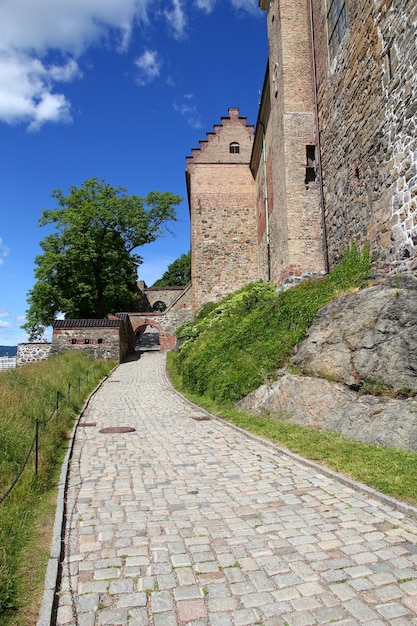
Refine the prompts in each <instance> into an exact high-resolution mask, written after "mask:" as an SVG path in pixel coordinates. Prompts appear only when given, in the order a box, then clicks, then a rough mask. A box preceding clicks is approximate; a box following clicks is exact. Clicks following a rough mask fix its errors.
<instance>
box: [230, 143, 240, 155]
mask: <svg viewBox="0 0 417 626" xmlns="http://www.w3.org/2000/svg"><path fill="white" fill-rule="evenodd" d="M229 152H230V154H238V153H239V152H240V146H239V144H238V143H237V142H236V141H232V143H231V144H230V146H229Z"/></svg>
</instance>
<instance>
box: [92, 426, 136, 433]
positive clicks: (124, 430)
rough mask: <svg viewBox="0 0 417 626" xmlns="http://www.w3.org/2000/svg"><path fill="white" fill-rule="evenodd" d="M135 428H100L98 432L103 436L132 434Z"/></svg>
mask: <svg viewBox="0 0 417 626" xmlns="http://www.w3.org/2000/svg"><path fill="white" fill-rule="evenodd" d="M135 430H136V428H132V427H131V426H110V427H109V428H101V429H100V432H101V433H104V434H110V433H134V432H135Z"/></svg>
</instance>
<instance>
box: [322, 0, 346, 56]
mask: <svg viewBox="0 0 417 626" xmlns="http://www.w3.org/2000/svg"><path fill="white" fill-rule="evenodd" d="M346 29H347V16H346V0H329V2H328V10H327V36H328V44H329V53H330V58H331V59H334V57H335V56H336V53H337V51H338V49H339V46H340V44H341V41H342V39H343V37H344V35H345V32H346Z"/></svg>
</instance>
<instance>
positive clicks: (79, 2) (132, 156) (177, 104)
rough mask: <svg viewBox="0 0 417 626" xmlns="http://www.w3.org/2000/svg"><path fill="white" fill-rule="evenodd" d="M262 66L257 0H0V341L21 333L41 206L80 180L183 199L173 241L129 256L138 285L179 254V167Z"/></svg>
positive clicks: (246, 105)
mask: <svg viewBox="0 0 417 626" xmlns="http://www.w3.org/2000/svg"><path fill="white" fill-rule="evenodd" d="M266 61H267V35H266V24H265V12H264V11H261V10H260V9H259V8H258V0H60V1H59V2H58V1H57V0H0V146H1V149H0V345H15V344H17V343H18V342H22V341H26V340H27V337H26V334H25V333H24V332H23V331H22V330H21V328H20V326H21V324H22V323H23V321H24V314H25V311H26V308H27V302H26V296H27V292H28V290H29V289H31V288H32V286H33V284H34V277H33V270H34V267H35V265H34V259H35V256H36V255H37V254H39V252H40V248H39V242H40V241H41V239H43V237H44V236H45V235H46V234H47V232H46V231H45V229H42V228H40V227H39V226H38V219H39V217H40V215H41V212H42V210H44V209H52V208H54V207H55V206H56V205H55V203H54V200H53V198H51V191H52V190H54V189H62V190H63V191H64V193H67V192H68V190H69V187H70V186H71V185H76V186H78V185H80V184H81V183H82V182H84V181H85V180H87V179H89V178H93V177H97V178H99V179H105V180H106V181H107V182H108V183H110V184H111V185H113V186H122V187H126V188H127V192H128V193H132V194H133V193H135V194H137V195H140V196H145V195H146V194H147V193H148V192H149V191H150V190H153V189H155V190H158V191H170V192H172V193H175V194H178V195H180V196H182V197H184V201H183V202H182V204H181V205H180V206H179V207H178V210H177V214H178V222H177V223H176V224H175V226H174V232H175V236H171V235H169V234H167V235H166V236H165V237H164V238H162V239H159V240H158V241H157V242H155V243H154V244H150V245H148V246H144V247H143V248H141V249H138V250H136V252H137V253H138V254H140V255H141V256H142V257H143V258H144V263H143V265H141V266H140V268H139V278H141V279H143V280H145V281H146V283H147V284H148V285H151V284H152V283H153V282H154V281H155V280H156V279H157V278H160V277H161V275H162V274H163V273H164V271H165V270H166V269H167V266H168V265H169V263H171V262H172V261H174V260H175V259H176V258H178V257H179V256H180V255H181V254H182V253H184V252H187V251H188V249H189V239H190V235H189V218H188V204H187V201H186V187H185V174H184V172H185V158H186V156H188V155H190V154H191V149H192V148H194V147H198V142H199V140H200V139H205V136H206V132H210V131H211V130H212V129H213V124H217V123H219V122H220V117H221V116H226V115H227V112H228V108H229V107H239V109H240V114H241V115H244V116H247V118H248V123H251V124H255V123H256V116H257V109H258V102H259V93H260V90H261V89H262V83H263V78H264V72H265V67H266Z"/></svg>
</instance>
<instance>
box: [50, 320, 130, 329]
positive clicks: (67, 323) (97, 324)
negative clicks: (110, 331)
mask: <svg viewBox="0 0 417 626" xmlns="http://www.w3.org/2000/svg"><path fill="white" fill-rule="evenodd" d="M121 323H122V320H121V319H114V320H108V319H70V320H55V321H54V324H53V328H118V327H119V326H120V325H121Z"/></svg>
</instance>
